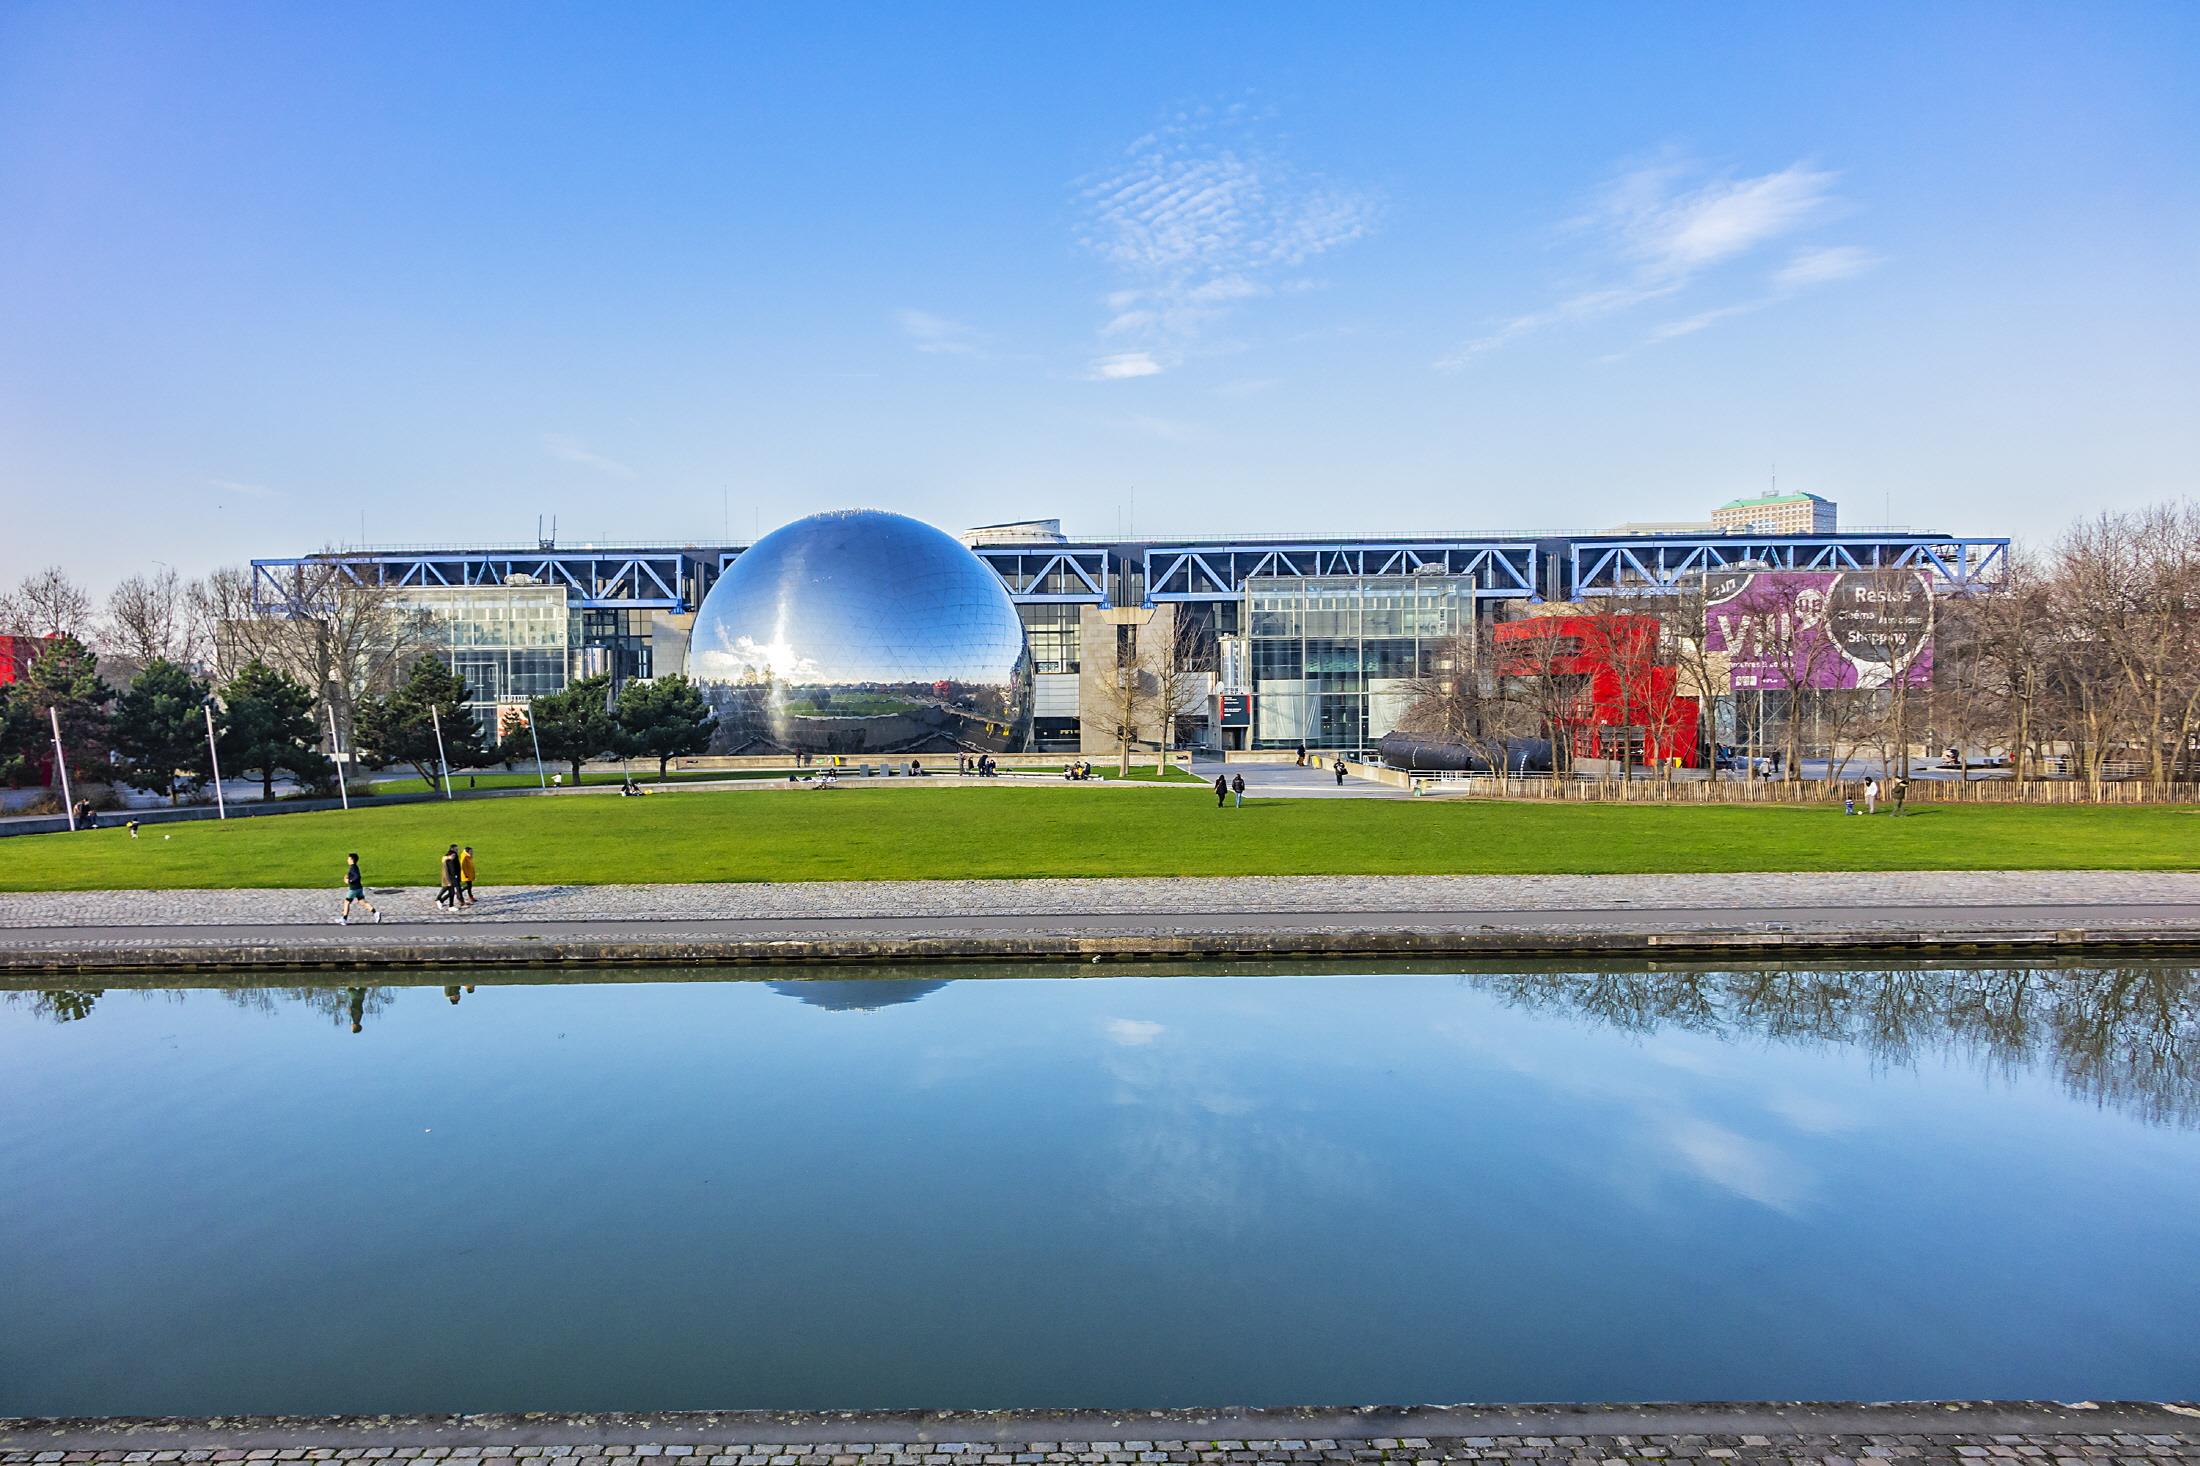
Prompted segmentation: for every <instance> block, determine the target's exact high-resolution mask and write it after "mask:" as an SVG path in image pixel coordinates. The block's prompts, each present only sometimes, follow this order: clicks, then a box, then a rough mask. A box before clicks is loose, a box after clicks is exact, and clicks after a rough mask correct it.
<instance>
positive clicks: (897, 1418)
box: [0, 1401, 2200, 1466]
mask: <svg viewBox="0 0 2200 1466" xmlns="http://www.w3.org/2000/svg"><path fill="white" fill-rule="evenodd" d="M657 1456H667V1457H673V1458H676V1459H677V1458H687V1459H690V1460H692V1461H694V1462H695V1463H697V1466H706V1463H707V1466H873V1463H878V1466H888V1463H892V1466H934V1463H950V1462H952V1463H963V1466H1035V1463H1045V1466H1088V1463H1090V1466H1156V1463H1168V1466H1175V1463H1183V1466H1195V1463H1196V1466H1243V1463H1250V1462H1268V1461H1278V1462H1294V1463H1297V1462H1306V1463H1329V1462H1354V1463H1358V1462H1367V1463H1378V1462H1379V1463H1386V1466H1396V1463H1400V1462H1439V1461H1441V1462H1454V1461H1458V1462H1465V1461H1486V1462H1496V1461H1503V1462H1520V1461H1529V1462H1564V1463H1567V1466H1612V1463H1614V1462H1628V1463H1635V1462H1656V1463H1659V1466H1676V1463H1699V1462H1730V1463H1737V1466H1796V1463H1799V1462H1817V1463H1826V1466H1853V1463H1855V1462H1857V1461H1860V1460H1865V1461H1869V1460H1877V1461H1882V1462H1889V1463H1892V1462H1905V1461H1914V1462H1919V1463H1928V1462H1929V1463H1941V1462H1948V1463H1961V1466H1973V1463H1977V1466H1985V1463H1992V1462H2004V1461H2006V1462H2009V1463H2013V1466H2016V1463H2026V1462H2037V1463H2042V1466H2048V1463H2052V1466H2093V1463H2096V1462H2098V1463H2115V1466H2135V1463H2142V1462H2189V1461H2200V1409H2195V1408H2194V1407H2193V1406H2191V1405H2189V1404H2147V1403H2138V1402H2107V1403H2095V1402H2085V1403H2080V1404H2054V1403H2047V1402H2036V1401H2012V1402H1999V1403H1978V1402H1963V1403H1922V1404H1786V1403H1767V1404H1746V1403H1745V1404H1713V1405H1615V1406H1607V1405H1558V1406H1549V1405H1531V1406H1414V1407H1380V1406H1378V1407H1367V1408H1364V1409H1303V1410H1298V1409H1275V1410H1235V1409H1224V1410H1104V1411H1102V1410H1061V1411H1054V1410H1030V1411H941V1412H931V1411H906V1412H895V1411H879V1412H870V1411H846V1412H827V1413H815V1414H802V1413H783V1412H776V1411H753V1412H729V1413H697V1414H684V1413H675V1414H653V1415H619V1414H592V1415H557V1414H527V1415H456V1416H374V1417H345V1416H330V1417H310V1418H309V1417H285V1418H250V1417H233V1418H224V1419H218V1420H76V1421H42V1420H0V1466H56V1463H61V1466H125V1463H127V1466H138V1463H146V1462H151V1463H163V1466H165V1463H169V1462H194V1463H195V1462H204V1461H213V1462H230V1461H272V1462H278V1463H286V1466H288V1463H304V1462H308V1461H337V1462H359V1463H365V1466H374V1463H384V1462H389V1461H393V1460H395V1461H452V1460H456V1461H468V1462H470V1461H476V1460H491V1461H506V1460H511V1459H517V1458H537V1459H542V1460H543V1461H544V1466H550V1463H553V1462H555V1463H564V1462H571V1463H575V1466H580V1463H590V1466H596V1463H602V1466H609V1463H613V1462H622V1461H627V1460H630V1459H631V1458H636V1457H657Z"/></svg>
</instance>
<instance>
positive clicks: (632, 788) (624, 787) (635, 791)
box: [619, 779, 649, 799]
mask: <svg viewBox="0 0 2200 1466" xmlns="http://www.w3.org/2000/svg"><path fill="white" fill-rule="evenodd" d="M648 792H649V791H648V790H647V789H644V788H643V787H642V786H641V785H639V784H637V783H635V782H634V781H633V780H632V779H622V780H620V781H619V796H620V797H621V798H622V799H639V798H641V797H642V796H643V795H645V794H647V793H648Z"/></svg>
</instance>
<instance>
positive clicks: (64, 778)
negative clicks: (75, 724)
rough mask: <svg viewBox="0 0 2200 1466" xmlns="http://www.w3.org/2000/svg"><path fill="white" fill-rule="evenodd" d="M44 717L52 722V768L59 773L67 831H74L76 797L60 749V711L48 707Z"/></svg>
mask: <svg viewBox="0 0 2200 1466" xmlns="http://www.w3.org/2000/svg"><path fill="white" fill-rule="evenodd" d="M46 716H47V718H49V719H50V720H52V722H53V766H54V767H55V768H57V769H59V770H60V771H61V802H62V803H63V804H64V805H66V806H68V810H69V830H70V832H71V833H72V834H73V833H75V831H76V795H75V794H74V793H73V792H72V791H71V790H70V788H69V756H68V754H66V753H64V752H63V751H62V749H61V709H59V708H57V707H51V706H49V707H48V708H47V709H46Z"/></svg>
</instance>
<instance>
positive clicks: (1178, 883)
mask: <svg viewBox="0 0 2200 1466" xmlns="http://www.w3.org/2000/svg"><path fill="white" fill-rule="evenodd" d="M374 899H375V901H376V902H377V904H378V905H380V906H381V907H382V908H383V910H384V912H385V914H386V919H385V920H384V921H383V922H381V923H380V924H367V923H364V922H359V923H354V924H352V925H350V926H339V925H336V924H335V922H334V914H335V909H336V897H335V893H333V892H329V891H301V890H276V891H175V892H113V891H88V892H61V893H53V894H40V895H7V896H0V969H15V970H18V971H32V972H37V971H46V970H53V969H67V968H75V967H88V968H101V969H110V970H126V969H132V968H157V967H160V966H163V965H204V964H217V965H230V966H242V965H254V964H268V963H278V964H279V963H283V962H288V961H306V962H311V963H314V964H316V965H343V964H345V963H348V962H360V963H367V964H370V965H371V964H386V965H402V966H417V965H454V964H460V965H463V964H478V965H491V966H494V965H505V964H509V963H524V964H528V965H539V964H542V963H546V962H589V963H613V962H636V963H640V962H648V963H669V962H678V963H710V962H720V961H787V962H792V961H835V960H839V961H868V962H879V961H894V960H982V959H989V958H1033V959H1045V958H1062V957H1084V956H1088V955H1089V956H1092V957H1095V958H1097V957H1103V956H1113V957H1135V956H1150V957H1167V958H1178V957H1200V956H1254V955H1277V954H1287V953H1288V954H1309V953H1312V954H1325V953H1326V954H1332V955H1339V956H1344V955H1365V954H1373V953H1386V952H1387V953H1398V954H1430V953H1440V954H1448V955H1459V956H1476V955H1485V956H1505V955H1523V954H1567V953H1582V954H1594V953H1614V954H1626V953H1632V954H1636V955H1642V954H1646V953H1647V954H1661V953H1690V952H1729V951H1744V952H1748V953H1750V954H1753V955H1758V956H1763V955H1769V954H1776V953H1801V952H1804V951H1806V950H1811V949H1817V950H1821V951H1825V950H1831V949H1836V948H1840V947H1844V946H1859V945H1861V946H1881V947H1889V948H1928V949H1932V948H1961V947H1964V946H1969V945H1978V946H1986V947H1996V948H2015V947H2039V946H2047V947H2052V948H2054V949H2055V950H2058V951H2075V950H2082V949H2086V948H2095V949H2098V948H2104V947H2113V948H2124V947H2153V948H2193V947H2200V873H2184V872H2180V873H2167V874H2143V873H2133V872H2110V871H2095V872H2031V871H2025V872H1962V871H1956V872H1904V873H1892V874H1832V875H1828V874H1815V875H1795V874H1755V875H1721V876H1372V877H1370V876H1355V877H1326V876H1292V877H1242V878H1237V877H1233V878H1227V879H1215V878H1207V879H1197V878H1185V879H1169V880H1026V881H877V882H818V883H802V884H787V885H767V884H756V885H691V886H541V887H517V888H491V889H488V890H485V891H484V893H483V896H482V901H481V904H480V905H479V906H478V907H475V908H472V909H469V910H467V911H465V912H463V913H457V914H453V913H447V912H443V911H440V910H439V909H438V908H437V907H436V906H435V905H434V903H433V901H432V900H431V898H430V893H429V892H428V891H426V890H424V889H420V888H412V889H403V890H383V891H377V892H375V893H374Z"/></svg>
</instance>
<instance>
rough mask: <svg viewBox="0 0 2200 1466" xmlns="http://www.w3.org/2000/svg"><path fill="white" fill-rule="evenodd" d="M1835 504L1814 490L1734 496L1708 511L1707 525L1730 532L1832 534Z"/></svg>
mask: <svg viewBox="0 0 2200 1466" xmlns="http://www.w3.org/2000/svg"><path fill="white" fill-rule="evenodd" d="M1837 507H1838V506H1837V505H1835V504H1834V502H1833V500H1831V499H1821V498H1819V497H1818V496H1817V495H1816V494H1766V495H1764V496H1762V497H1761V498H1756V499H1734V500H1730V501H1729V502H1727V503H1724V504H1721V505H1720V506H1719V507H1718V508H1716V509H1714V510H1712V511H1711V527H1712V528H1713V529H1715V530H1722V531H1725V532H1728V533H1733V534H1832V533H1833V532H1834V514H1835V510H1836V508H1837Z"/></svg>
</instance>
